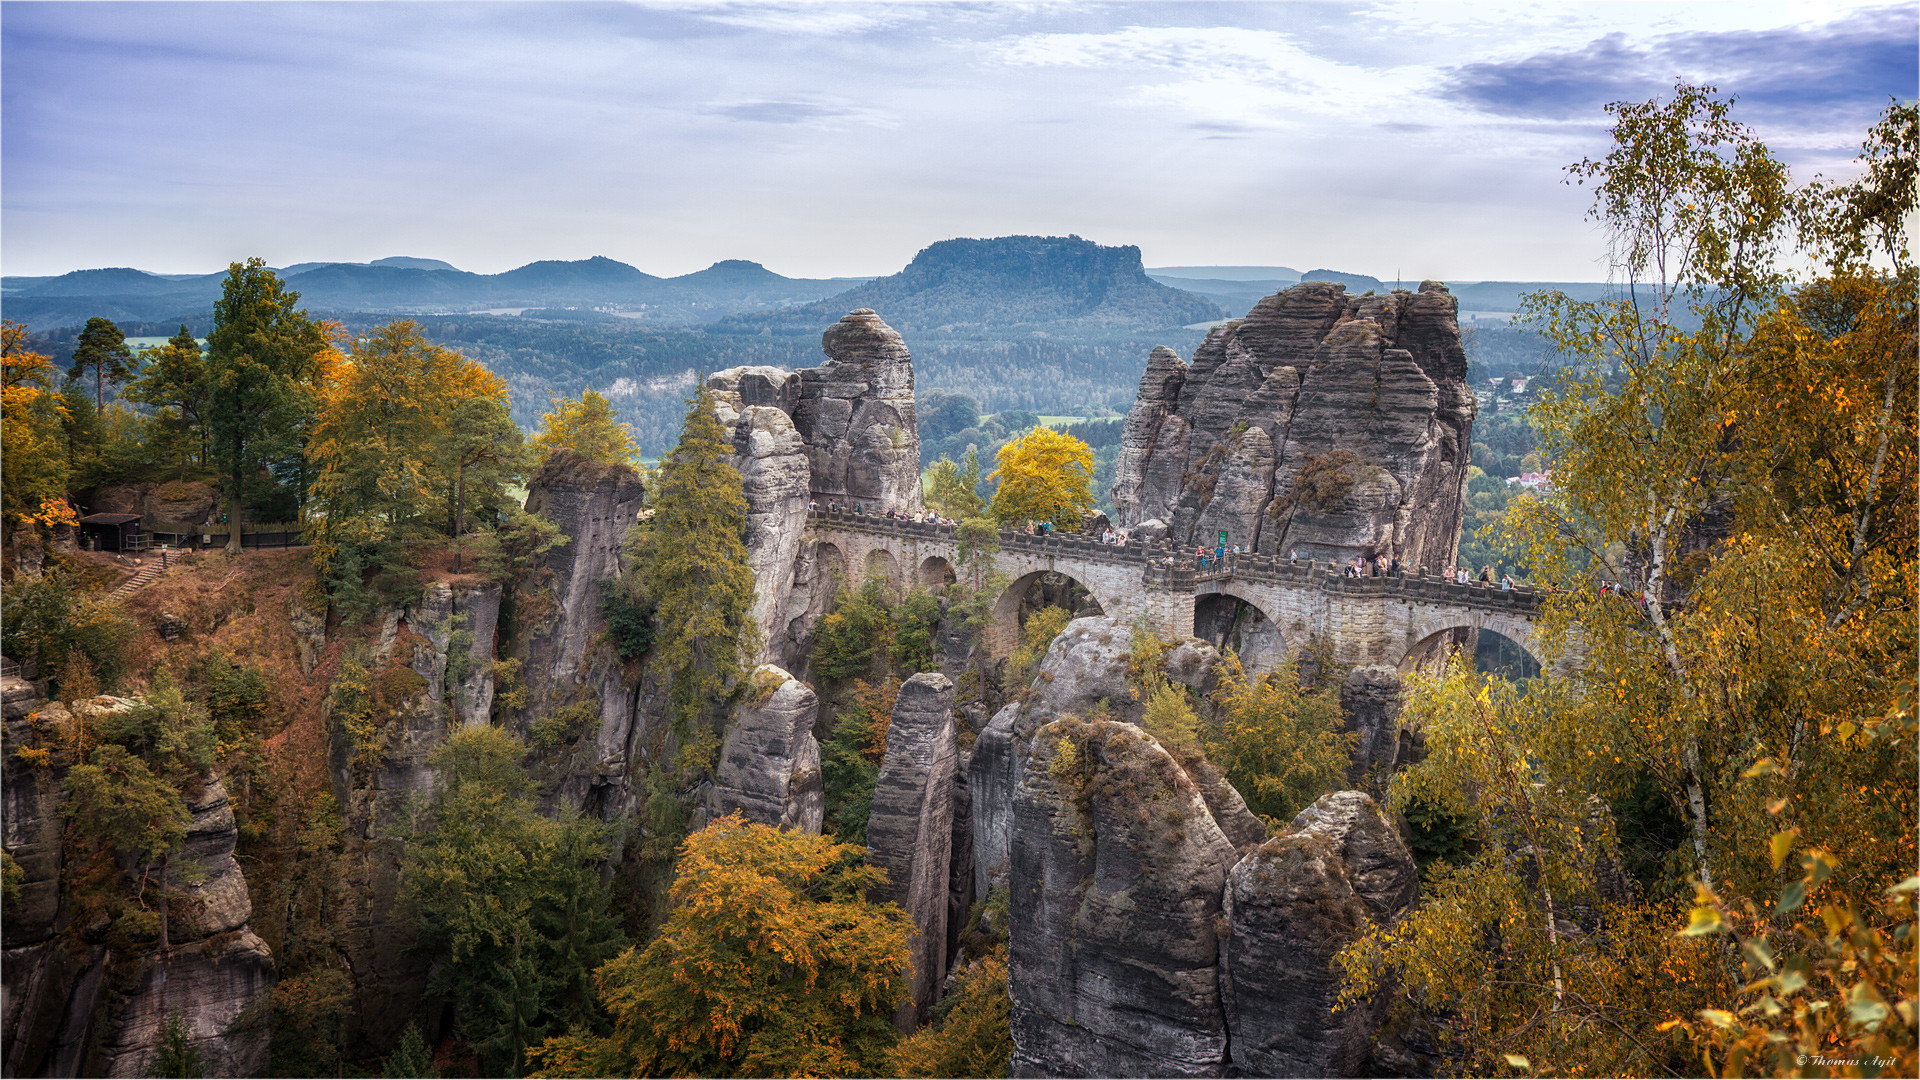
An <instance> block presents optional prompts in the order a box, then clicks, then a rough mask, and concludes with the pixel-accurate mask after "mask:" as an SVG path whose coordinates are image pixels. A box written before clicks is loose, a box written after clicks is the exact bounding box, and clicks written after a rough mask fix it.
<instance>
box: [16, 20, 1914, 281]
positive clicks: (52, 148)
mask: <svg viewBox="0 0 1920 1080" xmlns="http://www.w3.org/2000/svg"><path fill="white" fill-rule="evenodd" d="M1676 79H1685V80H1687V81H1689V82H1694V83H1709V84H1712V85H1714V86H1716V87H1718V89H1719V90H1720V92H1721V93H1722V94H1723V95H1733V96H1734V97H1735V98H1736V99H1737V100H1736V104H1735V106H1734V116H1735V118H1736V119H1739V120H1741V121H1742V122H1744V123H1746V124H1748V125H1750V126H1751V127H1753V128H1754V129H1755V131H1756V132H1757V133H1758V134H1759V135H1760V136H1761V137H1762V138H1763V139H1764V140H1765V141H1766V142H1767V144H1768V145H1769V146H1770V147H1771V148H1772V149H1773V150H1774V152H1775V153H1776V154H1777V155H1778V156H1780V157H1781V158H1782V159H1783V160H1785V161H1786V162H1788V164H1789V165H1790V166H1791V167H1792V169H1793V174H1794V176H1795V178H1796V179H1800V180H1805V179H1810V178H1811V177H1812V176H1813V175H1814V174H1816V173H1818V174H1823V175H1825V176H1828V177H1830V178H1845V177H1848V176H1850V175H1852V174H1853V168H1852V166H1851V162H1852V160H1853V158H1854V155H1855V154H1856V153H1857V152H1858V149H1859V145H1860V142H1861V140H1862V138H1863V137H1864V135H1865V133H1866V131H1867V129H1868V128H1869V127H1870V126H1871V125H1872V124H1873V122H1874V120H1875V119H1876V118H1877V116H1878V115H1879V113H1880V112H1881V111H1882V110H1884V109H1885V108H1886V106H1887V104H1888V99H1889V98H1890V97H1897V98H1900V99H1901V100H1903V101H1906V100H1912V98H1913V97H1914V95H1915V94H1916V92H1917V87H1916V84H1917V83H1920V6H1917V5H1915V4H1914V3H1911V2H1909V3H1905V4H1897V5H1891V6H1889V5H1887V4H1884V3H1879V4H1874V3H1867V4H1852V3H1847V2H1844V0H1838V2H1836V0H1819V2H1810V3H1802V2H1769V0H1739V2H1725V0H1715V2H1687V0H1671V2H1663V3H1645V2H1623V0H1613V2H1608V3H1596V4H1577V3H1575V4H1569V3H1501V2H1474V3H1441V2H1437V0H1421V2H1417V3H1332V4H1324V3H1306V2H1300V3H1288V2H1263V3H1251V4H1242V3H1229V4H1215V3H1175V4H1159V3H1112V4H1094V3H1045V2H1035V3H987V4H970V3H929V4H912V3H884V4H883V3H853V4H830V3H779V4H765V3H632V4H573V3H559V2H545V3H484V4H476V3H461V2H439V3H387V2H379V3H344V4H332V3H329V4H307V3H267V4H253V3H210V4H173V3H136V4H114V3H41V2H28V3H21V2H10V3H5V4H0V271H3V272H4V273H6V274H9V275H38V274H59V273H64V272H66V271H69V270H75V269H87V268H95V267H107V266H133V267H138V268H141V269H145V270H150V271H155V272H162V273H190V272H200V273H204V272H211V271H215V270H220V269H223V268H224V267H225V266H226V264H228V263H229V262H232V261H235V260H240V259H244V258H246V257H248V256H253V255H258V256H261V257H263V258H265V259H266V260H267V262H268V264H269V265H274V266H285V265H289V264H292V263H296V262H307V261H351V262H364V261H368V260H372V259H376V258H381V257H384V256H391V255H407V256H416V257H425V258H437V259H445V260H447V261H448V262H451V263H453V264H454V265H456V266H458V267H460V268H461V269H465V270H472V271H476V272H480V273H497V272H500V271H503V270H508V269H512V268H513V267H515V266H520V265H523V264H525V263H527V262H531V261H533V260H536V259H581V258H587V257H590V256H594V255H604V256H607V257H609V258H614V259H618V260H621V261H623V262H627V263H631V264H633V265H635V266H637V267H639V268H640V269H642V270H645V271H647V272H649V273H653V274H659V275H662V276H672V275H676V274H683V273H688V272H691V271H694V270H698V269H701V268H703V267H705V266H707V265H709V264H711V263H713V262H714V261H716V260H719V259H751V260H754V261H757V262H760V263H763V264H765V265H766V266H767V267H768V268H770V269H772V270H774V271H775V272H778V273H781V274H785V275H787V276H790V277H827V276H845V275H861V276H866V275H876V274H888V273H892V272H894V271H896V270H898V269H899V268H900V267H902V266H904V265H905V264H906V263H907V262H908V261H910V260H911V259H912V257H913V255H914V254H915V253H916V252H917V251H919V250H920V249H921V248H923V247H925V246H926V245H928V244H931V243H933V242H935V241H938V240H943V239H947V238H950V237H956V236H969V237H986V236H1003V235H1011V234H1041V235H1066V234H1077V235H1080V236H1083V237H1086V238H1088V239H1090V240H1095V241H1098V242H1100V243H1103V244H1134V245H1138V246H1139V247H1140V249H1141V251H1142V255H1143V259H1144V261H1145V263H1146V265H1148V266H1169V265H1275V264H1278V265H1287V266H1292V267H1294V268H1295V269H1299V270H1308V269H1319V268H1325V269H1334V270H1343V271H1348V272H1357V273H1367V274H1373V275H1375V276H1379V277H1383V278H1389V277H1392V278H1401V277H1404V278H1406V279H1408V280H1417V279H1421V278H1437V279H1441V280H1450V281H1475V280H1489V279H1500V280H1567V281H1594V280H1603V279H1604V278H1605V277H1606V276H1607V275H1606V265H1605V253H1606V242H1605V237H1604V235H1603V234H1602V233H1601V232H1600V231H1599V230H1598V228H1597V227H1596V226H1595V225H1594V223H1593V222H1591V221H1588V220H1586V217H1585V215H1586V211H1587V209H1588V207H1589V206H1590V204H1591V192H1590V191H1588V190H1584V189H1581V188H1579V187H1578V186H1574V185H1569V184H1568V183H1566V173H1565V168H1566V166H1567V165H1568V164H1570V163H1572V162H1575V161H1578V160H1580V159H1582V158H1587V157H1599V156H1602V155H1603V154H1605V152H1606V150H1607V137H1608V136H1607V132H1608V124H1609V119H1608V117H1607V115H1606V113H1605V112H1604V106H1605V105H1606V104H1607V103H1608V102H1610V101H1621V100H1627V101H1646V100H1650V99H1653V98H1656V97H1660V96H1662V95H1664V94H1668V93H1670V92H1671V88H1672V86H1673V84H1674V81H1675V80H1676Z"/></svg>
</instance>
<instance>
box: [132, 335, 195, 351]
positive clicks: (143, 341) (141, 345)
mask: <svg viewBox="0 0 1920 1080" xmlns="http://www.w3.org/2000/svg"><path fill="white" fill-rule="evenodd" d="M171 340H172V337H171V335H169V336H168V337H130V338H128V339H127V348H129V349H136V350H137V349H157V348H159V347H160V346H162V345H165V344H166V343H167V342H168V341H171ZM195 341H196V342H197V343H198V344H199V346H200V347H201V348H203V349H204V348H206V347H207V339H206V338H196V339H195Z"/></svg>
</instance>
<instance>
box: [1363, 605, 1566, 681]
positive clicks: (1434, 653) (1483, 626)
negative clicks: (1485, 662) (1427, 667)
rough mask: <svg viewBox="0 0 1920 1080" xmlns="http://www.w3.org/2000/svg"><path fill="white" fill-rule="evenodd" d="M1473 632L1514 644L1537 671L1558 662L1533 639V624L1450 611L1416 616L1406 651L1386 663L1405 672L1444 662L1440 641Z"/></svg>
mask: <svg viewBox="0 0 1920 1080" xmlns="http://www.w3.org/2000/svg"><path fill="white" fill-rule="evenodd" d="M1474 630H1488V631H1492V632H1493V633H1496V634H1498V635H1500V636H1501V637H1503V638H1506V639H1507V640H1508V641H1511V642H1513V643H1514V644H1515V645H1517V646H1519V647H1520V649H1521V650H1522V651H1523V652H1524V653H1525V654H1526V657H1527V658H1528V659H1530V660H1532V661H1533V664H1534V666H1535V667H1536V668H1537V669H1540V670H1546V669H1548V668H1551V667H1553V666H1554V661H1555V660H1556V659H1557V658H1556V657H1553V656H1548V655H1545V654H1544V652H1543V651H1542V650H1541V648H1540V644H1539V642H1537V641H1535V640H1534V633H1533V624H1532V623H1531V622H1530V621H1528V620H1527V619H1524V618H1519V617H1517V616H1513V615H1507V614H1502V613H1499V612H1488V611H1467V612H1463V611H1459V610H1451V611H1432V612H1427V613H1424V614H1421V615H1417V616H1416V617H1415V618H1414V620H1413V628H1412V630H1411V631H1409V632H1408V634H1407V643H1406V648H1405V649H1404V650H1402V651H1401V652H1400V655H1399V656H1397V657H1392V658H1389V662H1391V663H1393V664H1395V665H1397V666H1398V667H1399V668H1400V669H1401V670H1402V671H1405V670H1407V669H1409V668H1410V667H1412V666H1415V665H1417V664H1421V663H1424V662H1428V661H1433V660H1440V659H1443V658H1444V656H1445V653H1444V652H1441V651H1439V649H1440V647H1441V646H1442V643H1443V642H1445V641H1447V640H1448V639H1451V640H1452V641H1454V642H1456V643H1460V642H1464V640H1465V639H1466V637H1467V635H1468V633H1470V632H1471V631H1474Z"/></svg>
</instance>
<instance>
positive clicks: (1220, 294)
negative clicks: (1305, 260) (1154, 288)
mask: <svg viewBox="0 0 1920 1080" xmlns="http://www.w3.org/2000/svg"><path fill="white" fill-rule="evenodd" d="M1147 276H1148V277H1150V278H1152V279H1153V280H1155V281H1157V282H1159V283H1160V284H1162V285H1168V286H1171V287H1173V288H1176V289H1184V290H1186V291H1187V292H1190V293H1193V294H1195V295H1197V296H1204V297H1206V298H1207V299H1209V300H1211V301H1213V302H1214V303H1216V304H1219V305H1220V306H1221V307H1223V308H1225V309H1226V310H1228V311H1230V312H1232V313H1234V314H1236V315H1242V314H1245V313H1246V312H1247V311H1248V310H1250V309H1251V308H1252V307H1253V305H1255V304H1257V303H1259V302H1260V301H1261V300H1262V299H1263V298H1265V297H1269V296H1272V295H1273V294H1274V293H1277V292H1280V291H1282V290H1283V289H1291V288H1293V287H1294V286H1295V285H1298V284H1299V281H1298V280H1296V279H1292V278H1268V279H1264V280H1261V279H1253V280H1238V279H1230V278H1183V277H1170V276H1165V275H1161V274H1156V273H1152V272H1149V273H1148V274H1147Z"/></svg>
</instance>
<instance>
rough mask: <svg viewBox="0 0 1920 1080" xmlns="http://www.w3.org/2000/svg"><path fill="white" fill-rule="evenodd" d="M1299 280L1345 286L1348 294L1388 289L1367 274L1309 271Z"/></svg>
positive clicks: (1383, 283) (1384, 284)
mask: <svg viewBox="0 0 1920 1080" xmlns="http://www.w3.org/2000/svg"><path fill="white" fill-rule="evenodd" d="M1300 280H1301V281H1331V282H1333V283H1334V284H1336V285H1345V286H1346V287H1347V291H1348V292H1350V293H1363V292H1366V291H1367V290H1369V289H1371V290H1373V291H1374V292H1386V291H1388V289H1389V286H1388V285H1387V284H1386V283H1385V282H1383V281H1381V280H1380V279H1379V278H1377V277H1371V276H1369V275H1367V274H1344V273H1341V272H1340V271H1338V270H1309V271H1307V272H1306V273H1304V274H1301V275H1300ZM1416 284H1418V283H1417V282H1416Z"/></svg>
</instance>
